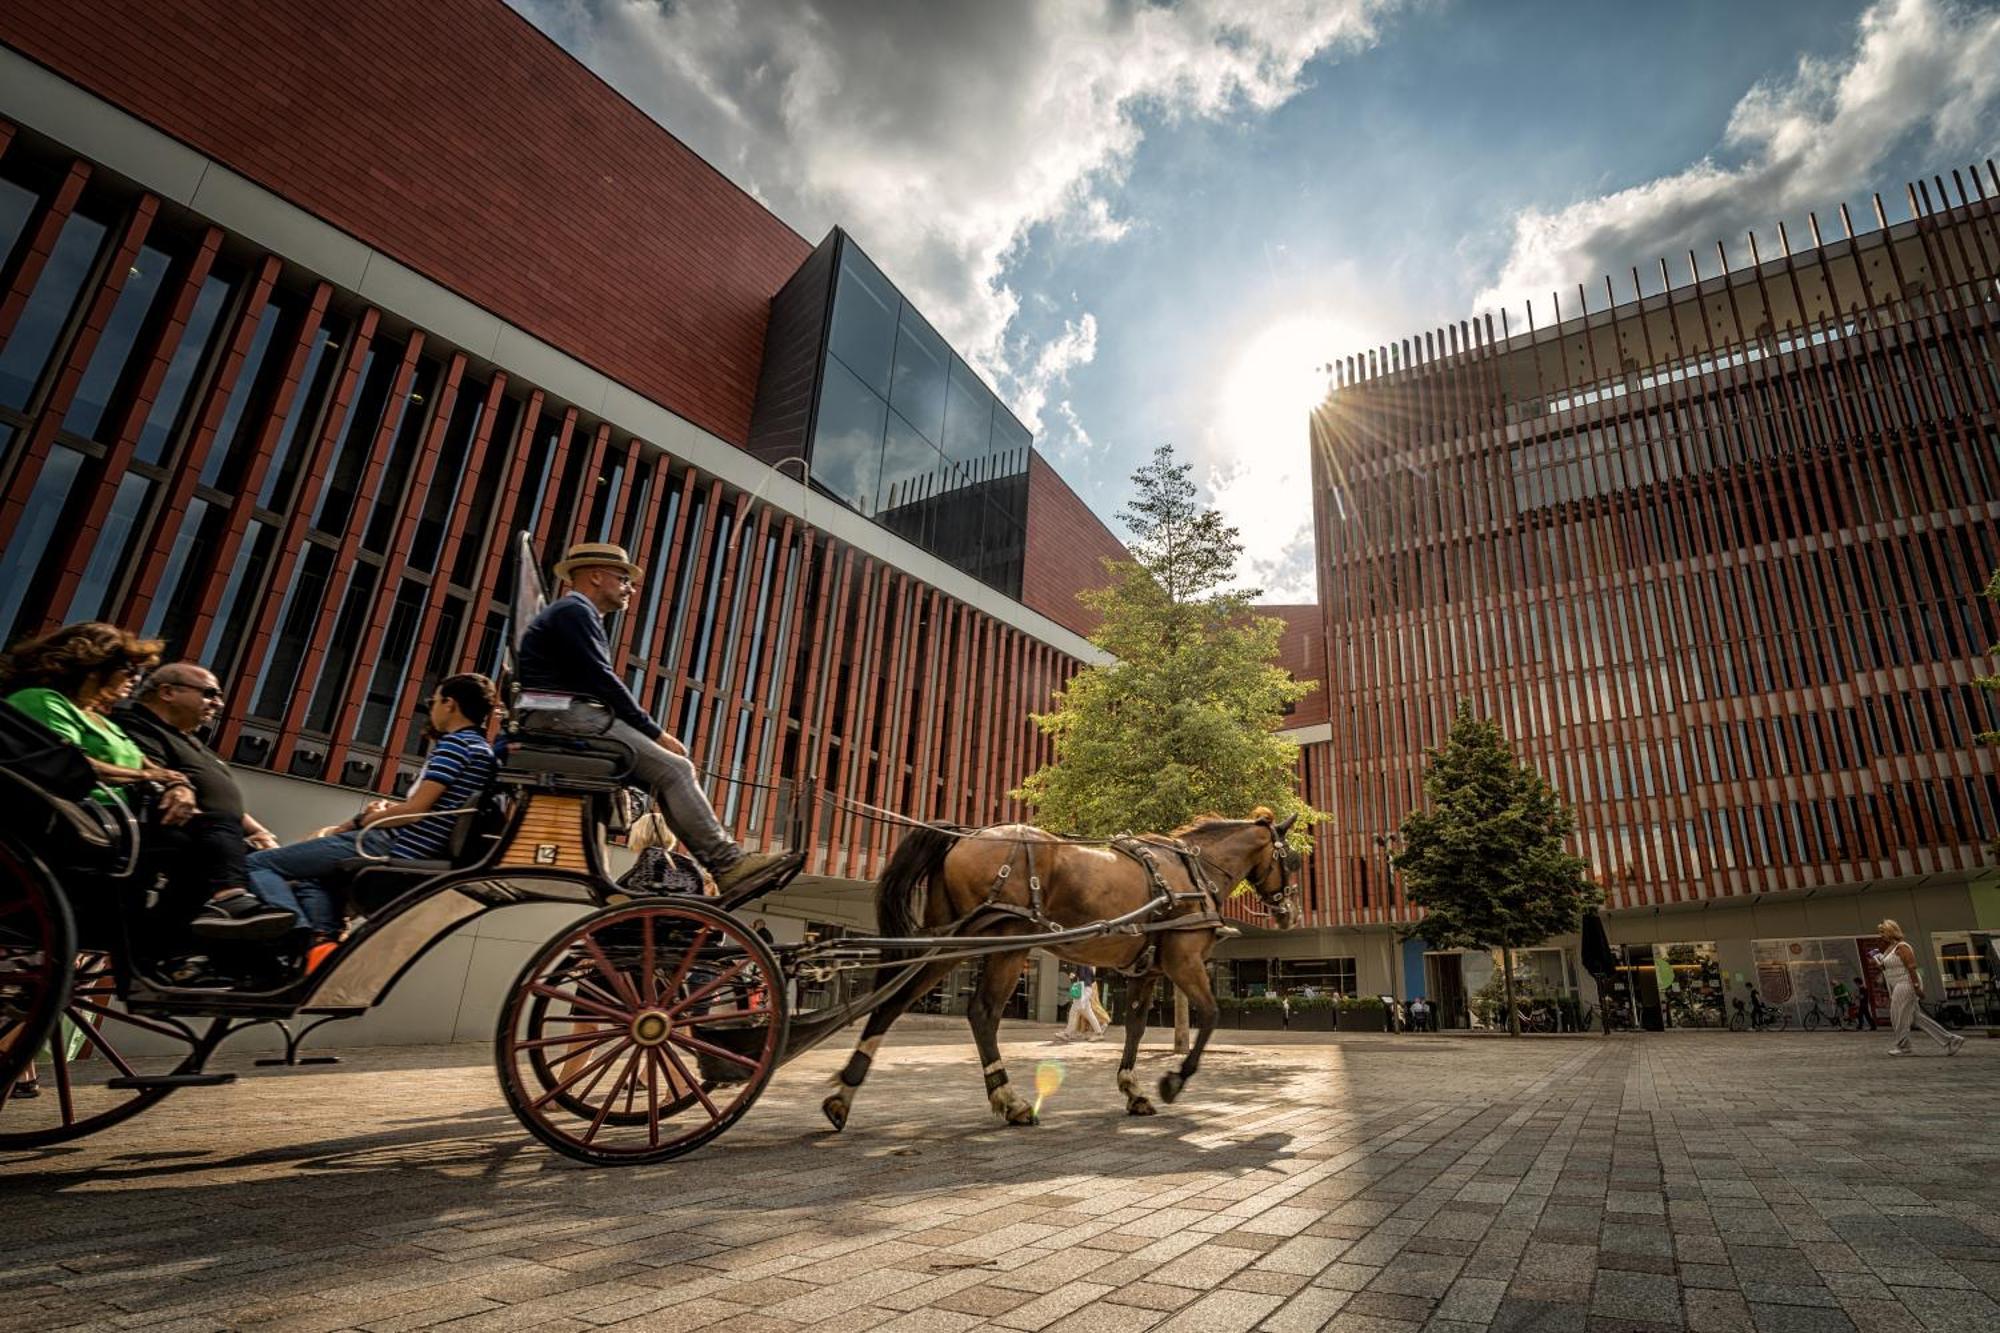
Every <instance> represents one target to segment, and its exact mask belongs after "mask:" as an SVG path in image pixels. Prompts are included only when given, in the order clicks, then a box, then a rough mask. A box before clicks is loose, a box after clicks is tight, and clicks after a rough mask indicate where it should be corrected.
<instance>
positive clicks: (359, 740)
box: [0, 0, 1119, 1036]
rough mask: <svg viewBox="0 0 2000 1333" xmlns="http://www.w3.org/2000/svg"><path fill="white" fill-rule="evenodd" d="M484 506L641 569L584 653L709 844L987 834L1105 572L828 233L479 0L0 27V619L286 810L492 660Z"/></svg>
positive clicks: (508, 529) (2, 17)
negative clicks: (92, 623) (912, 820)
mask: <svg viewBox="0 0 2000 1333" xmlns="http://www.w3.org/2000/svg"><path fill="white" fill-rule="evenodd" d="M523 529H526V530H529V531H531V532H533V533H534V535H535V538H536V543H537V548H538V551H539V554H540V557H541V559H542V560H543V561H544V562H545V564H546V565H548V566H552V565H553V563H554V561H555V560H556V559H557V558H558V557H559V555H560V554H561V551H562V548H563V547H564V546H565V545H567V544H568V543H570V542H572V541H577V540H590V539H595V540H611V541H618V542H621V543H623V544H625V545H626V546H628V547H629V548H631V549H632V550H633V551H634V552H635V556H636V558H637V559H638V560H640V561H641V562H642V563H643V564H644V565H645V567H646V570H647V586H646V587H645V588H644V589H643V590H642V593H641V596H640V599H639V601H638V602H637V603H636V604H635V606H634V609H633V610H632V611H631V612H629V613H627V614H625V615H624V616H622V617H620V623H617V624H615V625H614V627H613V631H614V637H615V648H616V655H617V663H616V665H617V666H618V668H619V670H620V671H621V672H623V673H624V674H625V675H626V677H627V679H628V681H629V682H630V683H631V685H632V687H633V689H634V691H635V693H636V694H637V695H638V696H639V698H640V699H641V701H642V703H643V704H644V705H645V706H647V707H648V708H650V709H651V710H652V711H653V712H654V713H655V715H656V716H657V717H658V718H659V719H660V720H661V722H662V724H663V725H664V726H665V727H666V728H667V729H668V730H669V731H671V732H673V733H674V734H675V735H677V736H679V737H680V738H681V739H682V740H684V741H685V742H686V743H687V744H688V745H689V747H690V750H691V751H692V753H693V755H694V757H695V759H696V760H697V762H699V763H701V764H703V765H705V766H706V767H708V768H709V769H710V770H711V772H713V773H714V774H715V775H716V781H715V787H714V797H715V799H716V802H717V806H718V809H719V810H721V811H722V812H723V814H724V816H725V818H726V820H727V821H728V822H729V823H731V824H732V825H733V826H734V828H735V830H736V832H737V834H738V836H739V837H742V838H743V839H745V840H746V841H748V842H750V843H752V844H761V843H765V842H768V841H770V840H772V839H774V838H775V837H776V836H777V834H778V831H779V830H780V829H781V828H782V827H783V825H784V823H785V819H786V816H787V815H788V813H789V811H788V810H787V809H786V807H785V802H784V796H783V793H781V792H779V791H776V790H772V789H770V788H769V787H768V786H766V785H755V784H768V783H770V782H772V781H773V780H774V779H775V780H780V781H782V780H784V779H787V778H789V777H791V776H792V775H794V774H797V773H809V774H817V775H818V776H819V778H820V780H821V782H822V783H823V784H824V786H825V788H826V789H827V790H828V791H830V792H833V793H836V794H838V795H839V796H841V797H843V798H845V799H847V800H849V801H852V802H861V803H871V804H875V805H879V806H885V807H889V808H891V809H895V810H899V811H906V812H908V813H910V814H913V815H917V816H920V817H925V818H941V819H951V820H957V821H962V822H967V823H974V824H977V823H986V822H993V821H997V820H1000V819H1003V818H1008V817H1012V816H1017V815H1019V814H1020V813H1021V811H1020V810H1019V808H1018V807H1017V806H1015V805H1014V804H1013V803H1011V802H1009V801H1008V800H1007V798H1006V793H1007V791H1008V790H1009V789H1010V788H1011V787H1012V786H1013V785H1014V784H1015V783H1017V782H1018V781H1019V780H1020V779H1021V778H1022V777H1023V776H1025V775H1026V774H1027V773H1028V772H1029V771H1030V770H1031V769H1032V768H1033V767H1034V766H1036V765H1037V764H1038V763H1040V762H1041V761H1042V760H1043V759H1044V758H1045V757H1046V750H1045V745H1044V741H1043V738H1042V737H1041V736H1040V735H1039V734H1038V733H1037V732H1036V730H1035V729H1034V728H1033V726H1032V724H1031V723H1030V722H1029V721H1028V714H1029V712H1030V711H1033V710H1036V709H1039V708H1043V707H1045V706H1046V703H1047V700H1048V699H1049V696H1050V693H1051V691H1052V690H1053V689H1054V688H1056V687H1057V686H1058V685H1059V684H1060V683H1061V682H1062V681H1063V680H1064V679H1066V678H1067V676H1068V675H1069V674H1070V673H1072V672H1073V671H1074V670H1075V669H1076V667H1077V665H1078V664H1079V663H1080V662H1081V661H1083V660H1087V659H1089V658H1091V657H1092V656H1093V655H1094V650H1092V649H1091V648H1090V646H1089V644H1088V643H1087V642H1086V641H1085V640H1084V639H1083V638H1082V637H1081V631H1082V630H1084V629H1085V628H1087V626H1086V625H1085V624H1084V622H1083V621H1082V620H1081V619H1080V617H1079V608H1078V606H1077V604H1076V600H1075V594H1076V592H1077V591H1078V590H1079V589H1080V588H1082V587H1085V586H1089V585H1090V584H1092V583H1094V582H1095V581H1096V580H1097V578H1098V573H1099V571H1098V568H1097V562H1096V557H1097V555H1098V554H1100V553H1103V554H1110V553H1116V552H1117V551H1118V550H1119V547H1118V544H1117V542H1116V540H1115V539H1114V538H1113V537H1112V536H1111V534H1110V533H1109V532H1108V531H1107V530H1106V529H1105V527H1104V525H1103V524H1102V523H1101V522H1099V521H1098V520H1097V519H1096V518H1095V517H1094V516H1093V515H1091V513H1090V512H1089V510H1088V509H1087V508H1086V507H1085V506H1084V505H1083V504H1082V503H1081V502H1080V501H1079V500H1078V499H1077V497H1076V496H1075V495H1074V493H1072V492H1071V491H1070V490H1069V488H1068V487H1067V486H1065V485H1064V484H1063V483H1062V481H1061V479H1060V478H1059V477H1057V476H1056V474H1055V472H1054V471H1053V470H1052V469H1051V468H1050V467H1049V466H1048V465H1047V464H1046V463H1045V462H1044V461H1043V460H1041V459H1040V458H1039V457H1038V456H1036V455H1035V454H1034V453H1033V450H1032V447H1031V441H1030V439H1029V433H1028V431H1027V430H1026V429H1025V428H1024V427H1022V426H1021V424H1020V423H1019V422H1018V421H1016V420H1015V418H1014V417H1013V415H1012V414H1011V413H1010V412H1009V411H1008V410H1007V408H1006V407H1005V405H1004V404H1002V403H1000V402H999V401H998V400H997V398H995V396H994V395H993V394H992V393H991V392H990V390H989V389H988V388H987V386H986V385H985V384H984V383H983V382H982V381H981V380H980V378H979V376H978V375H977V374H976V373H974V372H973V371H972V370H971V369H970V367H968V366H967V365H966V363H965V362H964V360H963V358H961V357H960V356H958V355H957V354H956V353H955V352H954V351H953V350H952V349H951V348H950V347H949V346H948V345H946V344H945V342H944V340H943V339H942V338H940V337H939V336H938V335H937V334H936V333H935V331H934V330H932V329H931V328H930V326H929V325H928V323H927V322H926V321H925V320H924V318H923V316H922V314H921V312H919V311H917V310H916V309H915V308H914V307H913V306H912V305H911V304H910V303H909V302H908V301H906V300H904V299H903V298H902V297H901V295H900V293H899V292H898V291H897V290H896V288H895V286H894V284H893V282H892V281H891V277H890V276H889V275H885V274H884V272H883V271H882V270H881V269H879V268H877V267H876V266H875V265H874V264H873V263H872V261H870V260H869V258H868V256H867V255H866V254H865V253H864V252H863V251H862V249H861V246H860V245H859V244H858V243H857V242H856V241H855V240H854V239H853V238H850V237H848V236H846V234H845V233H844V232H841V231H839V230H838V229H836V230H835V231H834V232H833V233H832V234H831V235H829V236H828V237H826V238H825V239H824V241H823V242H822V243H820V244H819V245H817V246H815V245H814V244H812V243H811V242H809V241H808V240H807V239H806V238H803V237H800V236H799V235H797V234H796V233H795V232H793V231H792V230H791V228H790V227H788V226H787V225H785V224H784V223H783V222H781V221H780V220H779V219H777V218H776V217H774V216H773V215H771V214H770V213H769V212H767V211H766V210H765V209H764V208H763V207H762V206H761V205H759V204H758V203H757V202H756V201H755V200H753V199H751V198H750V197H749V196H748V195H746V194H745V193H743V192H742V191H741V190H739V189H738V188H736V187H735V186H734V185H732V184H731V183H730V182H729V181H727V180H726V179H724V178H723V177H722V176H721V175H720V174H718V173H717V172H716V171H715V170H714V169H713V168H711V167H710V166H709V165H708V164H707V163H705V162H703V161H702V160H701V159H700V158H698V157H697V156H696V155H695V154H694V153H692V152H691V151H690V150H689V149H688V148H687V147H686V146H684V145H683V144H681V143H680V142H679V141H678V140H676V139H675V138H674V137H673V136H672V135H671V134H670V133H668V132H667V131H666V130H664V129H662V128H661V127H660V126H658V125H657V124H655V123H654V122H653V121H651V120H650V119H648V118H647V117H646V116H645V115H643V114H642V113H640V112H639V111H638V110H637V109H636V108H634V107H633V106H631V105H630V104H629V103H627V102H626V101H625V100H624V99H623V98H621V97H619V96H618V95H617V94H616V93H614V92H613V91H612V90H611V89H610V88H608V87H607V86H606V85H604V84H603V83H602V82H600V81H599V80H598V79H597V78H596V77H595V76H594V75H592V74H591V73H589V72H588V71H587V70H585V69H584V68H583V67H582V66H580V65H579V64H577V63H576V62H575V61H574V60H572V59H571V58H570V57H569V56H568V55H566V54H565V53H564V52H563V51H562V50H561V49H559V48H558V47H557V46H556V45H555V44H554V43H552V42H551V41H549V40H548V39H547V38H546V37H544V36H543V35H542V34H540V33H539V32H537V31H536V30H535V29H534V28H532V27H531V26H530V25H529V24H528V23H526V22H525V21H524V20H523V19H521V18H520V17H519V16H518V15H516V14H515V13H513V12H512V11H511V10H509V9H508V8H507V7H506V6H505V5H504V4H501V3H499V0H440V3H435V4H422V5H408V4H393V3H389V2H388V0H357V2H356V3H352V4H346V5H338V6H331V7H329V6H320V5H304V4H296V3H277V4H269V5H255V6H242V5H235V4H227V3H223V2H222V0H171V2H170V3H138V2H137V0H81V2H80V3H77V4H72V5H61V6H12V7H9V8H8V9H6V11H5V12H4V13H0V547H4V555H0V637H4V638H7V639H13V638H17V637H19V636H20V635H22V634H24V633H28V632H32V631H35V630H38V629H40V628H43V627H45V626H49V625H53V624H57V623H62V622H64V621H73V620H78V619H86V618H93V617H98V618H109V619H114V620H118V621H120V622H122V623H125V624H129V625H131V626H133V627H135V628H140V629H143V630H144V631H145V632H147V633H149V634H154V635H158V636H160V637H162V638H165V639H166V640H167V641H168V643H169V651H170V652H172V653H174V654H177V655H179V654H185V655H188V656H191V657H195V658H198V659H200V660H202V661H204V662H206V663H208V664H210V665H211V666H212V667H213V668H214V669H215V671H216V673H217V674H218V675H219V676H220V677H221V678H222V681H223V683H224V685H225V687H226V689H227V691H228V702H227V706H226V712H225V718H224V721H223V723H222V726H221V732H220V735H219V737H218V741H217V744H218V748H219V749H220V750H222V751H223V753H224V754H225V756H226V757H229V758H230V759H232V760H233V761H234V762H235V763H236V764H237V765H238V767H239V768H240V769H243V770H245V771H246V772H247V773H248V774H249V775H250V776H249V777H248V779H247V782H248V784H249V786H250V787H251V790H252V794H253V796H254V798H255V800H256V802H257V804H258V806H259V808H260V810H262V811H263V812H264V818H265V820H266V822H267V823H271V824H273V825H274V827H276V828H277V829H278V830H279V832H280V833H282V834H286V835H292V834H298V833H303V832H304V831H305V830H306V829H307V828H310V827H313V826H316V825H317V824H322V823H326V822H331V819H330V818H329V816H332V817H345V815H346V814H347V813H348V812H349V811H350V810H351V808H352V806H353V805H354V804H355V799H356V798H355V797H354V796H353V795H352V794H350V792H351V790H352V789H362V790H367V791H380V792H395V791H399V790H401V789H403V788H405V787H406V786H407V785H408V783H409V782H410V781H411V779H412V777H413V775H414V773H415V771H416V769H417V766H418V765H419V763H420V750H419V734H418V733H419V730H420V728H419V726H418V725H417V724H418V722H419V719H418V717H417V713H418V711H419V709H418V701H419V700H422V699H423V698H425V697H427V694H428V690H429V685H430V683H431V682H433V681H435V680H436V679H438V678H439V677H440V676H442V675H444V674H447V673H449V672H452V671H455V670H462V669H482V670H489V671H490V670H492V669H494V667H495V666H496V665H497V663H498V660H499V655H500V651H501V645H502V643H503V635H504V632H505V600H506V599H505V595H504V593H502V592H501V591H500V590H504V589H508V588H510V587H511V586H512V571H511V562H512V560H513V558H514V556H513V552H512V550H511V544H510V543H509V542H508V541H507V540H506V538H507V535H508V534H509V533H512V532H515V531H519V530H523ZM1030 571H1032V572H1030ZM547 572H548V571H547V569H546V568H545V570H544V573H545V574H546V573H547ZM343 789H348V790H346V791H343ZM893 842H894V830H892V829H891V828H889V827H887V826H886V825H884V824H881V823H877V822H869V821H864V820H861V819H859V818H857V817H855V816H854V815H852V814H840V813H833V812H831V811H830V812H829V813H828V815H827V817H826V818H825V819H824V820H822V821H821V822H820V823H819V826H818V828H817V838H816V846H815V848H814V853H813V859H812V861H811V863H810V865H809V867H808V874H807V875H806V876H805V877H803V878H802V880H801V887H800V888H798V889H797V890H795V891H794V892H793V894H792V896H791V897H790V898H789V899H788V900H787V901H788V903H789V907H787V908H784V909H782V910H785V911H788V912H789V913H790V919H789V920H785V921H780V922H777V923H776V924H778V925H779V927H780V929H782V930H789V931H793V932H796V931H798V930H801V929H806V928H818V929H827V928H833V927H837V926H839V925H840V924H842V923H843V922H851V921H854V920H857V919H859V918H858V917H857V916H856V913H857V912H858V913H859V914H860V915H861V916H865V915H866V914H867V911H868V908H867V906H866V904H865V902H864V901H863V900H861V899H860V898H857V897H855V896H854V895H852V894H849V895H846V896H844V897H843V896H841V895H836V894H834V893H832V892H831V890H832V889H833V888H834V887H836V886H838V885H840V884H842V883H845V882H851V881H853V880H856V879H860V878H865V877H868V876H869V875H871V874H872V872H873V871H874V870H875V868H876V867H877V866H879V864H880V862H881V860H882V858H883V857H884V856H885V855H886V852H887V850H888V849H889V847H890V846H892V845H893ZM489 945H490V946H491V947H490V948H489V947H488V946H489ZM468 949H469V950H470V953H471V954H472V955H473V958H474V961H473V962H471V963H468V964H467V967H468V968H469V970H470V971H471V972H480V971H482V969H483V968H484V963H483V962H481V961H479V960H481V959H483V958H484V956H485V955H486V954H488V953H492V954H493V955H494V957H495V958H496V959H498V958H500V957H503V956H511V953H512V943H511V941H506V940H500V939H495V940H485V939H479V940H474V941H471V942H470V943H469V944H468ZM500 965H501V964H499V963H498V962H496V963H495V964H494V966H500ZM418 1035H432V1036H434V1035H436V1034H435V1033H430V1032H421V1033H419V1034H418Z"/></svg>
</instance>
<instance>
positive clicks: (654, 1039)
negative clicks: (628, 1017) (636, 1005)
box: [632, 1009, 674, 1046]
mask: <svg viewBox="0 0 2000 1333" xmlns="http://www.w3.org/2000/svg"><path fill="white" fill-rule="evenodd" d="M673 1030H674V1021H673V1020H672V1019H671V1018H668V1017H667V1016H666V1014H664V1013H662V1012H661V1011H660V1010H658V1009H648V1010H646V1011H645V1012H643V1013H641V1014H640V1015H639V1016H638V1017H637V1018H634V1019H633V1020H632V1040H633V1041H635V1042H637V1043H639V1044H640V1045H641V1046H661V1045H664V1044H665V1043H666V1040H667V1037H668V1035H669V1034H670V1033H672V1032H673Z"/></svg>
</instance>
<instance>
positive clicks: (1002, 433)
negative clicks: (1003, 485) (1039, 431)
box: [992, 406, 1035, 477]
mask: <svg viewBox="0 0 2000 1333" xmlns="http://www.w3.org/2000/svg"><path fill="white" fill-rule="evenodd" d="M1034 441H1035V437H1034V436H1033V435H1031V434H1029V433H1028V428H1027V427H1026V426H1023V425H1022V424H1021V423H1020V422H1018V421H1016V420H1014V414H1013V413H1012V412H1009V411H1008V410H1007V409H1006V408H1004V407H999V406H995V408H994V409H993V444H992V450H993V472H994V475H996V476H1002V477H1013V476H1024V475H1026V473H1027V471H1028V450H1029V447H1030V446H1032V445H1033V444H1034Z"/></svg>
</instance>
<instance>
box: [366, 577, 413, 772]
mask: <svg viewBox="0 0 2000 1333" xmlns="http://www.w3.org/2000/svg"><path fill="white" fill-rule="evenodd" d="M423 609H424V590H423V587H422V585H420V584H416V583H411V582H409V581H408V580H405V581H404V583H403V586H402V587H401V588H399V589H398V590H397V592H396V606H395V609H394V610H392V611H391V612H390V613H389V628H388V630H387V632H386V633H385V634H384V635H383V637H382V651H381V653H380V654H379V655H378V656H377V657H376V659H375V671H374V674H373V675H372V676H370V677H369V681H368V696H367V698H366V700H365V701H364V702H363V703H362V706H361V723H360V725H359V726H358V727H357V728H356V729H355V732H354V739H355V740H357V741H359V742H361V743H362V744H363V745H381V744H383V743H385V742H386V741H387V740H388V739H389V724H390V723H391V722H393V721H394V720H395V716H396V713H395V709H396V700H397V699H398V698H399V697H400V696H401V695H402V693H403V687H404V686H405V685H406V684H407V683H408V677H409V674H410V653H411V651H412V650H413V649H414V648H415V646H416V637H417V620H418V617H419V616H420V615H421V614H422V612H423Z"/></svg>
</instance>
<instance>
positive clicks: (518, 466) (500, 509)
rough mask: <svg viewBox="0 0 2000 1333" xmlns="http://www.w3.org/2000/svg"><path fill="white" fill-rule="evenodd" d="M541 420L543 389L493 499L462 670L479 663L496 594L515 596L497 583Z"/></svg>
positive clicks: (528, 406)
mask: <svg viewBox="0 0 2000 1333" xmlns="http://www.w3.org/2000/svg"><path fill="white" fill-rule="evenodd" d="M541 419H542V391H541V390H540V389H536V390H535V391H534V392H533V393H531V394H529V395H528V401H527V402H526V403H525V404H523V405H522V407H521V420H520V424H519V426H518V428H517V429H516V431H515V433H514V456H513V457H512V458H511V459H510V460H508V463H507V484H506V485H504V486H502V487H501V488H500V494H499V495H498V496H496V497H495V498H494V503H493V521H494V524H495V527H494V529H493V534H492V537H491V539H490V540H489V541H488V542H487V543H486V560H485V563H484V565H483V566H482V567H481V569H480V571H479V582H478V583H476V584H474V585H473V589H472V596H473V602H472V605H471V606H470V607H468V608H467V609H466V621H465V623H466V635H465V646H464V647H463V648H462V649H461V650H460V651H459V654H458V669H459V670H460V671H470V670H472V669H473V667H474V666H475V665H477V662H478V657H479V642H480V639H481V638H482V637H484V635H485V633H486V618H487V617H488V616H490V615H492V614H493V600H494V598H495V596H498V597H499V598H500V599H501V600H502V602H503V603H506V604H509V605H511V604H512V602H513V599H514V590H513V589H512V588H506V589H496V588H495V587H494V585H495V584H497V583H498V582H499V581H500V565H501V562H502V560H503V559H504V558H505V557H506V554H507V548H508V547H509V546H510V545H512V544H513V541H514V538H515V536H516V534H515V533H514V531H513V530H512V529H511V528H509V527H508V526H507V525H508V524H510V523H512V522H513V521H514V511H515V509H517V508H519V507H520V503H521V480H522V478H523V477H524V476H526V475H527V471H528V455H529V453H530V452H532V449H531V446H532V445H533V442H534V438H535V427H536V426H537V425H539V424H540V423H541ZM538 554H539V553H538Z"/></svg>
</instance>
